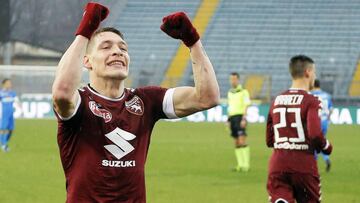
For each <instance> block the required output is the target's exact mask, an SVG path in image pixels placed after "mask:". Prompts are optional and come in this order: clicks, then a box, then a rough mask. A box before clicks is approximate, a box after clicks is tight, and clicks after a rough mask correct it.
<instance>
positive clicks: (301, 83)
mask: <svg viewBox="0 0 360 203" xmlns="http://www.w3.org/2000/svg"><path fill="white" fill-rule="evenodd" d="M291 88H292V89H302V90H305V91H309V90H310V87H309V82H308V81H307V80H306V79H302V78H301V79H293V81H292V85H291Z"/></svg>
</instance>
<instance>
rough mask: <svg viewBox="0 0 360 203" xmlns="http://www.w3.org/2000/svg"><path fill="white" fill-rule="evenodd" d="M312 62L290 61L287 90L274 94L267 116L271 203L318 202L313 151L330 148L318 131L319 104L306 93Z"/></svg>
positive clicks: (304, 59)
mask: <svg viewBox="0 0 360 203" xmlns="http://www.w3.org/2000/svg"><path fill="white" fill-rule="evenodd" d="M315 69H316V68H315V64H314V61H313V60H312V59H311V58H309V57H307V56H304V55H298V56H294V57H293V58H291V60H290V63H289V70H290V74H291V76H292V86H291V88H290V89H288V90H286V91H285V92H283V93H281V94H280V95H278V96H277V97H276V98H275V99H274V101H273V102H272V104H271V106H270V110H269V114H268V120H267V130H266V143H267V146H268V147H272V148H274V150H273V153H272V156H271V158H270V163H269V174H268V181H267V191H268V193H269V198H270V201H271V202H276V203H286V202H289V203H293V202H295V200H296V202H299V203H300V202H320V201H321V191H320V177H319V173H318V168H317V164H316V160H315V156H314V152H315V151H317V152H320V151H322V152H323V153H325V154H330V153H331V151H332V145H331V144H330V142H329V141H328V140H326V139H325V138H324V136H323V135H322V132H321V120H320V117H319V111H320V110H321V103H320V101H319V100H318V98H317V97H315V96H314V95H312V94H310V93H309V92H308V91H310V89H311V88H312V87H313V86H314V81H315V77H316V74H315V73H316V70H315Z"/></svg>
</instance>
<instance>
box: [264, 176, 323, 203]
mask: <svg viewBox="0 0 360 203" xmlns="http://www.w3.org/2000/svg"><path fill="white" fill-rule="evenodd" d="M267 191H268V193H269V199H270V202H272V203H287V202H288V203H295V200H296V202H297V203H315V202H316V203H318V202H320V201H321V191H320V178H319V177H316V176H313V175H310V174H301V173H273V174H270V175H269V176H268V182H267Z"/></svg>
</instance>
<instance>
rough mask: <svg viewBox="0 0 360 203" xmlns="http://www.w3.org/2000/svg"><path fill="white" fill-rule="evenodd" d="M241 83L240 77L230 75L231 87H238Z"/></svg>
mask: <svg viewBox="0 0 360 203" xmlns="http://www.w3.org/2000/svg"><path fill="white" fill-rule="evenodd" d="M238 84H239V78H238V77H237V76H236V75H230V85H231V87H234V88H235V87H237V86H238Z"/></svg>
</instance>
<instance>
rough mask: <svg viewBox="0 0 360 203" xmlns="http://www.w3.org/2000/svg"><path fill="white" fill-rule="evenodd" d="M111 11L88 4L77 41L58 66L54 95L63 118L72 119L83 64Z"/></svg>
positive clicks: (77, 34)
mask: <svg viewBox="0 0 360 203" xmlns="http://www.w3.org/2000/svg"><path fill="white" fill-rule="evenodd" d="M108 13H109V10H108V9H107V8H106V7H104V6H102V5H100V4H97V3H88V4H87V5H86V7H85V11H84V15H83V18H82V20H81V22H80V25H79V27H78V29H77V31H76V37H75V40H74V41H73V42H72V44H71V45H70V47H69V48H68V49H67V50H66V52H65V53H64V55H63V56H62V57H61V60H60V62H59V64H58V69H57V71H56V75H55V80H54V83H53V86H52V95H53V102H54V109H55V111H56V112H57V113H58V114H59V115H60V116H61V117H63V118H68V117H70V116H71V115H72V114H73V113H74V111H75V105H76V103H77V101H78V99H79V93H78V91H77V88H78V87H79V85H80V82H81V76H82V64H83V59H84V56H85V52H86V47H87V45H88V42H89V39H90V37H91V35H92V33H93V32H94V31H95V30H96V29H97V28H98V27H99V25H100V22H101V21H102V20H104V19H105V18H106V16H107V15H108Z"/></svg>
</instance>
